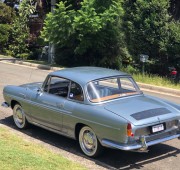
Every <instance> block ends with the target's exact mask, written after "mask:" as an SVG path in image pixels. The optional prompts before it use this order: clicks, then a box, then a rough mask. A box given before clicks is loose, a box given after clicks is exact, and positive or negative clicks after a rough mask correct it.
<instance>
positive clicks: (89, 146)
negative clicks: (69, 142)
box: [79, 126, 103, 157]
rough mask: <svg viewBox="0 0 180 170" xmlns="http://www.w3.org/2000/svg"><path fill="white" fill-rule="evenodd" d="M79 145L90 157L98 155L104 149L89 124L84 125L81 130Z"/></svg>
mask: <svg viewBox="0 0 180 170" xmlns="http://www.w3.org/2000/svg"><path fill="white" fill-rule="evenodd" d="M79 145H80V148H81V150H82V152H83V153H84V154H85V155H87V156H89V157H97V156H99V155H100V154H101V153H102V150H103V147H102V146H101V144H100V142H99V141H98V138H97V136H96V134H95V133H94V131H93V130H92V129H91V128H90V127H88V126H84V127H82V128H81V130H80V132H79Z"/></svg>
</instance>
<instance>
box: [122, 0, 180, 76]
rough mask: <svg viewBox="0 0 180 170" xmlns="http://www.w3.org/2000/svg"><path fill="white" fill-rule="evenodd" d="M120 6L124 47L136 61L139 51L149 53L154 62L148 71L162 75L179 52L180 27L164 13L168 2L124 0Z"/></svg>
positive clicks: (167, 7) (166, 12)
mask: <svg viewBox="0 0 180 170" xmlns="http://www.w3.org/2000/svg"><path fill="white" fill-rule="evenodd" d="M124 9H126V10H125V15H124V28H125V30H124V31H125V34H126V41H127V44H128V50H129V51H130V53H131V54H132V55H133V56H134V60H135V61H136V62H137V61H139V55H140V54H147V55H149V56H150V60H153V61H156V62H155V63H154V64H153V65H152V66H153V67H152V68H149V69H150V71H151V72H152V71H154V70H156V73H157V72H159V73H161V74H162V73H163V72H165V69H166V68H167V67H168V64H169V62H171V60H173V59H174V58H175V56H176V55H177V54H180V51H179V50H180V38H179V36H180V27H179V23H178V22H175V21H173V19H172V17H171V16H170V14H169V13H168V10H169V1H168V0H161V1H159V0H149V1H147V0H136V1H131V0H126V1H125V2H124ZM149 66H150V65H149ZM154 66H156V67H154Z"/></svg>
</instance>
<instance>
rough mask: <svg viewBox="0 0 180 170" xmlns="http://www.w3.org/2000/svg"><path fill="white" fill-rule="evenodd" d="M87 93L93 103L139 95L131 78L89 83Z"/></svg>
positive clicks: (115, 78) (114, 78)
mask: <svg viewBox="0 0 180 170" xmlns="http://www.w3.org/2000/svg"><path fill="white" fill-rule="evenodd" d="M87 91H88V96H89V99H90V101H91V102H95V103H96V102H102V101H107V100H112V99H116V98H121V97H124V96H130V95H136V94H140V93H141V91H140V90H139V88H138V86H137V85H136V83H135V82H134V80H133V79H132V78H131V77H113V78H108V79H103V80H102V79H100V80H95V81H91V82H89V83H88V85H87Z"/></svg>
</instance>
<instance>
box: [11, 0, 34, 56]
mask: <svg viewBox="0 0 180 170" xmlns="http://www.w3.org/2000/svg"><path fill="white" fill-rule="evenodd" d="M34 11H35V7H34V5H33V1H31V0H23V1H22V2H21V4H20V8H19V12H18V14H19V16H18V17H17V18H16V19H15V21H14V23H13V25H12V41H11V44H10V45H9V54H10V55H12V56H14V57H18V58H19V57H20V58H27V57H28V55H29V54H28V53H29V50H28V37H29V27H28V21H29V16H30V14H32V13H33V12H34Z"/></svg>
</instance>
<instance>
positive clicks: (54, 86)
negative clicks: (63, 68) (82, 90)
mask: <svg viewBox="0 0 180 170" xmlns="http://www.w3.org/2000/svg"><path fill="white" fill-rule="evenodd" d="M69 83H70V81H69V80H67V79H64V78H60V77H50V79H49V80H48V81H47V85H45V88H44V91H46V92H48V93H50V94H54V95H57V96H61V97H67V96H68V88H69Z"/></svg>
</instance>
